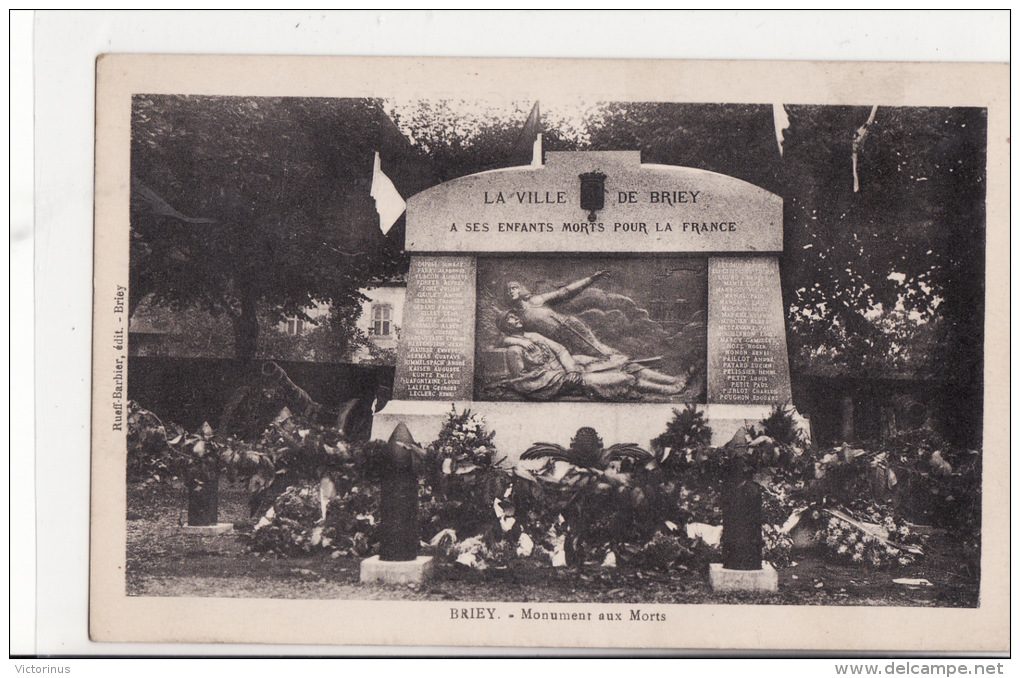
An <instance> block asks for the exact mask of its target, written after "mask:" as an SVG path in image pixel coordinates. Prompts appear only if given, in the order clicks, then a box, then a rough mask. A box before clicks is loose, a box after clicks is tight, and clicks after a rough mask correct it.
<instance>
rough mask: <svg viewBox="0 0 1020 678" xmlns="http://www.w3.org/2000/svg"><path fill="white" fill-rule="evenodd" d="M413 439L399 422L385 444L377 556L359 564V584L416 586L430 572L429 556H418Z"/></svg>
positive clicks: (418, 537)
mask: <svg viewBox="0 0 1020 678" xmlns="http://www.w3.org/2000/svg"><path fill="white" fill-rule="evenodd" d="M414 447H416V443H415V442H414V438H413V437H412V436H411V432H410V431H409V430H408V429H407V426H406V425H404V423H403V422H399V423H398V424H397V426H396V428H394V429H393V434H392V435H391V436H390V439H389V442H388V443H387V445H386V451H385V452H384V454H385V459H383V460H381V461H382V463H381V464H380V468H381V469H382V472H383V478H382V483H381V488H380V492H381V495H380V497H379V530H380V532H381V543H380V546H379V555H377V556H372V557H371V558H366V559H365V560H363V561H361V581H362V582H382V583H384V584H418V583H421V582H423V581H425V580H426V579H428V577H429V576H430V575H431V573H432V557H431V556H419V555H418V544H419V540H420V534H419V532H420V527H419V523H418V478H417V476H416V475H415V471H414V456H413V455H414V452H413V448H414Z"/></svg>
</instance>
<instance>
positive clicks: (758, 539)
mask: <svg viewBox="0 0 1020 678" xmlns="http://www.w3.org/2000/svg"><path fill="white" fill-rule="evenodd" d="M733 469H734V470H733V474H732V476H731V477H730V479H729V480H728V481H727V487H726V489H725V490H724V491H723V497H722V510H723V530H722V555H723V562H722V563H712V565H711V566H710V567H709V573H708V578H709V582H710V583H711V585H712V589H713V590H715V591H776V590H778V588H779V576H778V574H777V573H776V570H775V568H774V567H772V565H770V564H769V563H767V562H765V561H764V560H762V550H763V548H764V546H765V543H764V540H763V538H762V529H761V525H762V492H761V487H759V486H758V484H757V483H756V482H754V481H753V480H752V479H751V477H750V469H749V468H748V466H747V464H746V462H745V461H744V460H743V459H742V458H740V457H738V458H736V459H734V461H733Z"/></svg>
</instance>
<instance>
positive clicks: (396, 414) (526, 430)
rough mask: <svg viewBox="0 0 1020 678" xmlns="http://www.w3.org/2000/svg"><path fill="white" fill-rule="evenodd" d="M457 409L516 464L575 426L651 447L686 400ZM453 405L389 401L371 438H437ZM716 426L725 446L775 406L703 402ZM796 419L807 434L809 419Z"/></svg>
mask: <svg viewBox="0 0 1020 678" xmlns="http://www.w3.org/2000/svg"><path fill="white" fill-rule="evenodd" d="M453 404H454V405H455V406H456V408H457V411H458V412H462V411H464V410H465V409H470V410H471V411H472V412H476V413H478V414H480V415H482V416H483V417H485V423H486V425H487V426H488V428H489V430H490V431H495V432H496V439H495V443H496V446H497V447H498V448H499V452H500V454H501V455H504V454H505V455H506V456H507V458H508V460H509V461H511V462H513V461H516V460H517V458H518V457H519V456H520V455H521V453H522V452H524V450H526V449H528V448H529V447H531V446H532V445H533V444H535V443H537V442H545V443H558V444H560V445H563V446H564V447H566V445H567V444H568V443H569V442H570V439H571V438H572V437H573V435H574V433H576V432H577V429H579V428H581V427H582V426H591V427H592V428H594V429H595V430H596V431H598V434H599V435H600V436H601V437H602V440H603V441H604V442H605V444H606V445H614V444H616V443H637V444H638V445H641V446H642V447H646V448H648V447H650V445H651V441H652V439H653V438H655V437H656V436H658V435H659V434H660V433H662V432H663V431H665V430H666V424H667V423H669V421H670V420H671V419H672V418H673V410H674V409H677V410H681V409H683V408H684V407H685V405H684V404H683V403H588V402H556V403H531V402H527V403H525V402H481V401H478V402H471V401H458V402H456V403H453ZM450 405H451V403H450V402H448V401H446V402H437V401H426V400H391V401H390V402H388V403H387V404H386V407H384V408H383V409H382V410H381V411H379V412H377V413H376V414H375V417H374V418H373V420H372V438H373V439H374V440H388V439H389V437H390V434H391V433H393V429H394V427H395V426H396V425H397V422H400V421H402V422H404V423H405V424H407V427H408V428H409V429H410V430H411V435H412V436H414V439H415V440H416V441H417V442H418V444H419V445H422V446H425V445H428V444H429V443H430V442H432V441H433V440H435V439H436V437H437V436H438V435H439V429H440V428H442V426H443V422H444V421H445V420H446V415H447V414H448V413H449V412H450ZM699 407H700V408H701V409H702V410H703V411H704V412H705V418H706V419H707V420H708V425H709V426H710V427H711V428H712V442H711V444H712V445H716V446H718V445H725V444H726V443H727V442H729V440H730V439H731V438H732V437H733V434H734V433H736V432H737V429H739V428H740V427H741V426H745V425H749V424H755V425H757V424H758V423H759V422H760V421H761V420H762V419H764V418H765V417H767V416H768V415H769V414H770V413H771V412H772V406H771V405H700V406H699ZM794 417H795V420H796V421H797V423H798V424H799V425H800V426H801V428H803V429H804V431H805V432H809V424H808V421H807V420H806V419H804V418H803V417H801V416H800V415H799V414H797V413H794Z"/></svg>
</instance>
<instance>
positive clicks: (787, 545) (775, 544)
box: [761, 520, 793, 568]
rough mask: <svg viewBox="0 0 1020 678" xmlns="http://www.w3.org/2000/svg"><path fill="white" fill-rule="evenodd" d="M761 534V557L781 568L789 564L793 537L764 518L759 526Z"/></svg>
mask: <svg viewBox="0 0 1020 678" xmlns="http://www.w3.org/2000/svg"><path fill="white" fill-rule="evenodd" d="M761 536H762V539H763V541H764V542H765V543H764V547H763V548H762V558H764V559H765V560H766V561H768V562H769V563H772V565H773V566H774V567H778V568H783V567H787V566H788V565H789V564H790V562H791V561H790V556H791V554H792V552H793V539H792V538H791V537H790V535H788V534H787V533H785V532H783V531H782V530H781V529H780V528H779V527H778V526H777V525H776V524H773V523H770V522H769V521H768V520H766V521H765V522H764V523H763V524H762V526H761Z"/></svg>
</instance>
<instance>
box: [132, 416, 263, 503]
mask: <svg viewBox="0 0 1020 678" xmlns="http://www.w3.org/2000/svg"><path fill="white" fill-rule="evenodd" d="M168 428H169V429H170V432H169V434H168V431H167V429H168ZM168 435H169V436H171V437H168ZM127 443H128V444H127V452H128V454H127V468H128V479H129V480H131V481H142V482H149V483H151V482H166V481H169V480H172V479H173V478H175V477H183V478H185V479H186V480H187V482H188V483H189V485H190V487H189V489H192V490H194V489H198V488H200V487H201V486H202V485H204V484H205V483H208V482H214V481H216V480H217V479H218V478H219V476H220V475H221V474H226V475H227V477H228V478H229V479H230V480H234V481H236V480H238V479H242V480H248V479H254V478H261V477H265V476H271V475H272V474H273V472H274V466H273V461H272V459H271V457H270V456H269V455H267V454H265V453H264V452H262V451H261V450H260V449H258V448H257V447H253V446H251V445H247V444H245V443H243V442H241V441H238V440H236V439H234V438H231V437H227V436H222V435H218V434H216V433H215V432H214V431H213V429H212V427H211V426H209V424H208V423H205V424H203V425H202V427H201V428H200V429H199V430H198V431H197V432H195V433H188V432H187V431H185V430H184V429H183V428H181V427H180V426H177V425H176V424H170V426H169V427H167V426H166V425H164V424H163V422H162V421H160V420H159V417H157V416H156V415H155V414H153V413H152V412H149V411H148V410H145V409H143V408H142V407H140V406H139V405H138V403H137V402H135V401H129V403H128V436H127Z"/></svg>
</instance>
